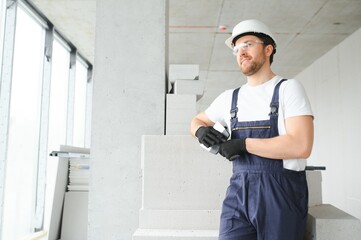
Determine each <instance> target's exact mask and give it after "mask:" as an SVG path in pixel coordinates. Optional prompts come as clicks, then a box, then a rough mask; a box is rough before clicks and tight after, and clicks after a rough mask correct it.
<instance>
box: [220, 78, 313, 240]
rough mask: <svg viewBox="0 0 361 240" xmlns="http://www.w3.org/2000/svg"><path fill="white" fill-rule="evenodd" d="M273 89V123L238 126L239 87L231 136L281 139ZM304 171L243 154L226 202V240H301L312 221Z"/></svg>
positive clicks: (223, 229) (223, 218)
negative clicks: (307, 225)
mask: <svg viewBox="0 0 361 240" xmlns="http://www.w3.org/2000/svg"><path fill="white" fill-rule="evenodd" d="M284 81H285V79H283V80H281V81H280V82H279V83H278V84H277V85H276V86H275V88H274V92H273V96H272V101H271V104H270V107H271V112H270V114H269V115H270V118H269V120H261V121H249V122H238V119H237V111H238V109H237V101H238V91H239V88H238V89H236V90H234V92H233V98H232V108H231V117H232V118H231V131H232V134H231V137H232V139H235V138H271V137H275V136H278V135H279V134H278V105H279V102H278V99H279V87H280V85H281V84H282V82H284ZM307 210H308V189H307V182H306V176H305V172H304V171H302V172H297V171H291V170H287V169H284V168H283V161H282V160H275V159H268V158H263V157H259V156H256V155H253V154H249V153H244V154H242V155H241V156H240V157H239V158H238V159H236V160H234V161H233V175H232V177H231V180H230V186H229V187H228V189H227V193H226V197H225V199H224V201H223V206H222V214H221V224H220V235H219V239H221V240H238V239H241V240H261V239H262V240H302V239H303V233H304V228H305V224H306V219H307Z"/></svg>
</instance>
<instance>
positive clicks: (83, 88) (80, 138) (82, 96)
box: [73, 60, 88, 147]
mask: <svg viewBox="0 0 361 240" xmlns="http://www.w3.org/2000/svg"><path fill="white" fill-rule="evenodd" d="M87 79H88V68H87V67H86V66H85V65H84V64H83V63H82V62H81V61H79V60H77V61H76V76H75V99H74V129H73V146H77V147H85V131H86V129H85V117H86V100H87Z"/></svg>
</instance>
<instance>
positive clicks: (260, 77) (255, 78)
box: [247, 70, 276, 86]
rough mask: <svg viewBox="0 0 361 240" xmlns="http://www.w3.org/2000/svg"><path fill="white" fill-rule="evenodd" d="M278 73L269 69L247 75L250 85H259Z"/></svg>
mask: <svg viewBox="0 0 361 240" xmlns="http://www.w3.org/2000/svg"><path fill="white" fill-rule="evenodd" d="M274 76H276V74H274V73H273V72H272V71H271V70H269V71H266V72H265V71H263V72H262V71H258V72H257V73H255V74H253V75H251V76H247V83H248V84H249V85H250V86H258V85H261V84H263V83H265V82H267V81H269V80H271V79H272V78H273V77H274Z"/></svg>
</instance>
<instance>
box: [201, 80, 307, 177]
mask: <svg viewBox="0 0 361 240" xmlns="http://www.w3.org/2000/svg"><path fill="white" fill-rule="evenodd" d="M281 80H282V77H280V76H275V77H274V78H272V79H271V80H269V81H267V82H265V83H264V84H262V85H258V86H250V85H248V84H245V85H243V86H242V87H241V89H240V90H239V93H238V103H237V107H238V112H237V117H238V121H240V122H241V121H256V120H268V119H269V115H268V114H269V113H270V103H271V100H272V95H273V90H274V87H275V86H276V85H277V83H278V82H279V81H281ZM233 90H234V89H230V90H226V91H224V92H223V93H222V94H221V95H219V96H218V97H217V98H216V99H215V100H214V101H213V103H212V104H211V105H210V106H209V107H208V108H207V109H206V111H205V113H206V115H207V116H208V118H209V119H210V120H211V121H213V122H217V121H218V122H220V123H222V124H224V125H225V124H226V125H227V127H228V129H231V128H230V119H231V114H230V110H231V103H232V94H233ZM279 104H280V105H279V110H278V113H279V115H278V132H279V135H284V134H286V129H285V122H284V119H287V118H289V117H294V116H302V115H311V116H313V113H312V109H311V104H310V102H309V100H308V97H307V95H306V92H305V90H304V88H303V86H302V85H301V83H300V82H298V81H297V80H295V79H289V80H287V81H285V82H283V83H282V84H281V86H280V88H279ZM283 167H284V168H286V169H290V170H294V171H303V170H304V169H305V167H306V160H305V159H287V160H284V161H283Z"/></svg>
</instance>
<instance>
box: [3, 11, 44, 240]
mask: <svg viewBox="0 0 361 240" xmlns="http://www.w3.org/2000/svg"><path fill="white" fill-rule="evenodd" d="M43 39H44V29H43V28H42V26H40V25H39V24H38V23H37V22H36V21H34V20H33V19H32V18H31V17H30V16H29V15H28V14H27V13H26V12H25V11H23V10H22V8H18V11H17V24H16V32H15V45H14V60H13V71H12V72H13V74H12V87H11V98H10V116H9V117H10V121H9V134H8V150H7V160H6V163H7V164H6V172H5V174H6V177H5V178H6V180H5V193H4V216H3V232H2V239H21V238H23V237H24V236H26V235H27V234H28V233H29V232H28V231H29V229H30V228H31V226H32V221H33V215H34V211H35V204H34V202H35V199H36V192H35V191H34V189H35V188H34V186H35V184H36V174H37V167H36V166H37V161H38V144H39V128H40V110H41V109H40V107H41V101H40V100H41V86H42V69H43V66H42V58H43V49H44V46H43Z"/></svg>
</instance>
